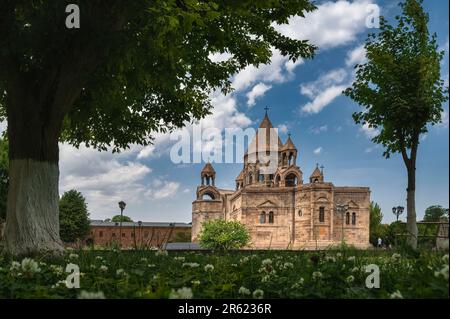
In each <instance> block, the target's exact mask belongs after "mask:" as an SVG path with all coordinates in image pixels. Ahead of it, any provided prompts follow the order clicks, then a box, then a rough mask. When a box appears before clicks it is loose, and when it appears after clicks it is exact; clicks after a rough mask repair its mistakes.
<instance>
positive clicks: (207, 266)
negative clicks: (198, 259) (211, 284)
mask: <svg viewBox="0 0 450 319" xmlns="http://www.w3.org/2000/svg"><path fill="white" fill-rule="evenodd" d="M213 270H214V266H213V265H211V264H207V265H206V266H205V271H213Z"/></svg>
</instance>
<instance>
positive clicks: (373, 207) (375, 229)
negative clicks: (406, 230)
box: [369, 202, 383, 245]
mask: <svg viewBox="0 0 450 319" xmlns="http://www.w3.org/2000/svg"><path fill="white" fill-rule="evenodd" d="M369 212H370V224H369V240H370V242H371V243H372V244H373V245H377V241H378V238H379V237H380V238H382V237H383V228H382V225H381V221H382V220H383V213H382V212H381V208H380V206H379V205H378V204H377V203H375V202H370V206H369Z"/></svg>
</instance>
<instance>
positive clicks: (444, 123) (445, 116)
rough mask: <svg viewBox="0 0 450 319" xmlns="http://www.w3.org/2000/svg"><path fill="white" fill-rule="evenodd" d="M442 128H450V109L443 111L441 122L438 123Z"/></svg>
mask: <svg viewBox="0 0 450 319" xmlns="http://www.w3.org/2000/svg"><path fill="white" fill-rule="evenodd" d="M438 127H440V128H448V111H446V110H444V111H442V113H441V123H439V124H438Z"/></svg>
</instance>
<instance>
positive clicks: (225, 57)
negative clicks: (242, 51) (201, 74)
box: [208, 52, 233, 63]
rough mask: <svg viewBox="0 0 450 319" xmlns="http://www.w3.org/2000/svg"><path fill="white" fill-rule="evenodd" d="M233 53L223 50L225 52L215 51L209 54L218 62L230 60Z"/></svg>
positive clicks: (212, 59)
mask: <svg viewBox="0 0 450 319" xmlns="http://www.w3.org/2000/svg"><path fill="white" fill-rule="evenodd" d="M232 56H233V55H232V54H230V53H229V52H223V53H213V54H210V55H209V57H208V58H209V59H210V60H211V61H212V62H215V63H218V62H224V61H227V60H229V59H230V58H231V57H232Z"/></svg>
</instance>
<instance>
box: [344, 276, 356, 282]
mask: <svg viewBox="0 0 450 319" xmlns="http://www.w3.org/2000/svg"><path fill="white" fill-rule="evenodd" d="M346 281H347V282H348V283H351V282H353V281H355V277H353V276H352V275H350V276H348V277H347V279H346Z"/></svg>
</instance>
